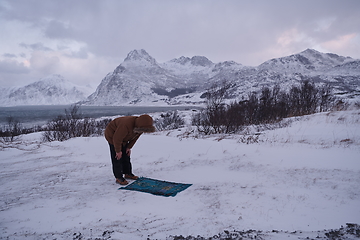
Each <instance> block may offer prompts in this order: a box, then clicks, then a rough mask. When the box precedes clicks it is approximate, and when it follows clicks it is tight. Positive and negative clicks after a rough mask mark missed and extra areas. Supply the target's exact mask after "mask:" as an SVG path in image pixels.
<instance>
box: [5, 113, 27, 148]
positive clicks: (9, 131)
mask: <svg viewBox="0 0 360 240" xmlns="http://www.w3.org/2000/svg"><path fill="white" fill-rule="evenodd" d="M22 131H23V127H22V124H21V123H20V121H18V120H17V119H15V118H14V117H8V118H7V124H6V125H5V126H4V127H3V128H2V129H1V131H0V136H1V138H2V141H3V142H14V141H16V140H18V139H19V138H20V135H21V134H22Z"/></svg>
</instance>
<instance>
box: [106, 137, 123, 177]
mask: <svg viewBox="0 0 360 240" xmlns="http://www.w3.org/2000/svg"><path fill="white" fill-rule="evenodd" d="M109 146H110V156H111V163H112V170H113V173H114V177H115V178H117V179H121V180H122V179H124V178H123V169H122V163H121V160H117V159H116V152H115V147H114V145H112V144H110V143H109Z"/></svg>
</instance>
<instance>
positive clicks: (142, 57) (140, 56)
mask: <svg viewBox="0 0 360 240" xmlns="http://www.w3.org/2000/svg"><path fill="white" fill-rule="evenodd" d="M139 61H146V62H150V63H156V60H155V59H154V58H153V57H151V56H150V55H149V54H148V53H147V52H146V51H145V50H144V49H140V50H136V49H135V50H133V51H131V52H129V53H128V55H127V57H126V58H125V60H124V62H139Z"/></svg>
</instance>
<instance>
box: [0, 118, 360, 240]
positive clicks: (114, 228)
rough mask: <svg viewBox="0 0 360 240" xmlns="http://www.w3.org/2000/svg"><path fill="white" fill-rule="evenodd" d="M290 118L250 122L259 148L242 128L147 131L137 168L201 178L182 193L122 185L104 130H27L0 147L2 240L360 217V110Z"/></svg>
mask: <svg viewBox="0 0 360 240" xmlns="http://www.w3.org/2000/svg"><path fill="white" fill-rule="evenodd" d="M182 114H186V112H182ZM286 121H288V123H287V124H283V127H282V128H271V127H270V126H267V127H264V126H263V127H262V129H259V127H252V128H248V129H246V130H244V131H246V133H247V136H251V135H255V134H259V135H257V136H259V138H258V141H257V142H255V143H252V144H245V143H242V142H241V141H240V139H241V138H243V135H229V136H211V137H207V138H196V137H197V136H196V134H190V135H189V136H190V137H187V138H185V137H184V136H186V135H187V134H186V132H188V131H189V129H190V128H189V127H185V128H183V129H179V130H173V131H166V132H157V133H154V134H146V135H143V136H141V137H140V139H139V140H138V142H137V143H136V145H135V146H134V148H133V151H132V163H133V169H134V173H136V174H137V175H139V176H144V177H150V178H156V179H160V180H167V181H172V182H182V183H191V184H193V185H192V186H191V187H190V188H188V189H186V190H185V191H183V192H181V193H179V194H178V195H176V196H175V197H161V196H154V195H151V194H147V193H141V192H134V191H126V190H118V188H119V185H117V184H115V181H114V177H113V176H112V171H111V162H110V157H109V149H108V145H107V142H106V141H105V139H104V138H103V137H92V138H76V139H70V140H68V141H65V142H52V143H41V144H40V143H39V139H40V134H31V135H28V136H23V138H22V144H21V145H16V146H14V147H9V146H7V147H5V148H3V149H2V150H0V166H1V172H0V186H1V192H2V194H1V198H0V199H1V201H0V207H1V208H0V209H1V215H0V233H1V234H0V239H6V238H7V237H9V238H10V239H24V238H29V239H39V238H45V239H50V238H51V239H54V238H57V239H71V237H74V233H77V234H79V233H81V234H82V236H85V237H86V238H95V237H100V236H102V235H103V234H105V233H106V232H107V234H110V235H111V237H112V239H135V240H136V239H146V238H147V237H149V238H150V239H166V237H167V236H170V235H183V236H188V235H193V236H197V235H201V236H204V237H210V236H213V235H216V234H218V233H220V232H223V231H224V230H234V229H235V230H248V229H256V230H262V231H271V230H273V229H276V230H284V231H295V230H301V231H317V230H323V229H331V228H339V227H340V226H341V225H344V224H345V223H348V222H350V223H360V208H359V206H360V195H359V193H360V157H359V156H360V126H359V125H360V111H347V112H333V113H321V114H315V115H311V116H305V117H301V118H293V119H290V120H286ZM266 129H267V130H266Z"/></svg>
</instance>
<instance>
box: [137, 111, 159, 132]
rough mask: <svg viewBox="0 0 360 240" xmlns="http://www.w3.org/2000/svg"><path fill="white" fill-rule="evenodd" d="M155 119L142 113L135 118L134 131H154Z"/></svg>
mask: <svg viewBox="0 0 360 240" xmlns="http://www.w3.org/2000/svg"><path fill="white" fill-rule="evenodd" d="M153 122H154V121H153V119H152V118H151V117H150V116H149V115H147V114H144V115H141V116H139V117H137V118H136V119H135V128H134V132H137V133H144V132H145V133H152V132H155V127H154V126H153Z"/></svg>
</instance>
